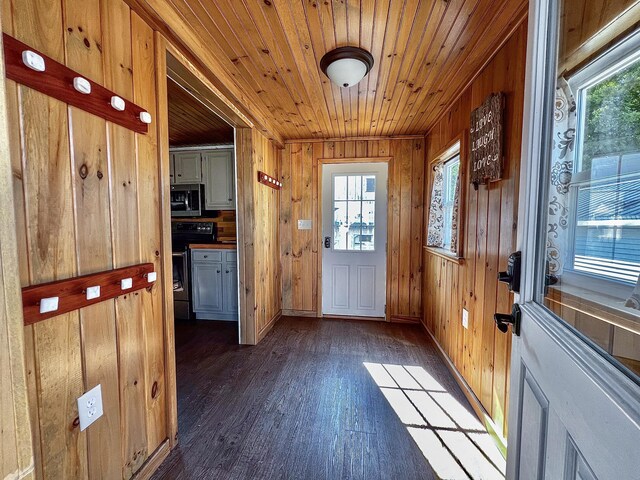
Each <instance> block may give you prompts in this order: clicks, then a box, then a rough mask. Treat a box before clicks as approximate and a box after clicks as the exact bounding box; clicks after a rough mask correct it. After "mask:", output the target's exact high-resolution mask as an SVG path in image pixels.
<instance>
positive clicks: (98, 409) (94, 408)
mask: <svg viewBox="0 0 640 480" xmlns="http://www.w3.org/2000/svg"><path fill="white" fill-rule="evenodd" d="M103 413H104V411H103V410H102V387H101V386H100V385H99V384H98V385H96V386H95V387H93V388H92V389H91V390H89V391H88V392H87V393H85V394H84V395H82V396H81V397H80V398H78V418H79V419H80V431H83V430H84V429H86V428H87V427H88V426H89V425H91V424H92V423H93V422H95V421H96V420H97V419H99V418H100V417H101V416H102V415H103Z"/></svg>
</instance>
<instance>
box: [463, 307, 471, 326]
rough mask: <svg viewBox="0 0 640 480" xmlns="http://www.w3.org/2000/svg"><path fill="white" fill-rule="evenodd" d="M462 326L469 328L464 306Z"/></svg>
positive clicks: (467, 312) (467, 313)
mask: <svg viewBox="0 0 640 480" xmlns="http://www.w3.org/2000/svg"><path fill="white" fill-rule="evenodd" d="M462 326H463V327H464V328H469V311H468V310H467V309H466V308H463V309H462Z"/></svg>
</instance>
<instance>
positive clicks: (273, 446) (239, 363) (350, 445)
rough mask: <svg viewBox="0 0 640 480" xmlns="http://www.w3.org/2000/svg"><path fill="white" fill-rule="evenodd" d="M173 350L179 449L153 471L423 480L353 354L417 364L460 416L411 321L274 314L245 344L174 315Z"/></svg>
mask: <svg viewBox="0 0 640 480" xmlns="http://www.w3.org/2000/svg"><path fill="white" fill-rule="evenodd" d="M176 347H177V349H176V356H177V379H178V409H179V412H178V420H179V446H178V447H177V448H176V449H175V450H174V451H173V452H172V453H171V454H170V456H169V457H168V458H167V460H166V461H165V462H164V463H163V465H162V466H161V467H160V470H159V471H158V472H157V474H156V475H155V477H154V478H156V479H179V478H184V479H201V478H211V479H213V478H216V479H314V480H315V479H350V478H354V479H356V478H361V479H368V480H371V479H403V480H405V479H406V480H408V479H429V478H435V476H434V474H433V473H432V470H431V468H430V466H429V463H428V462H427V461H426V459H425V456H424V455H423V453H422V452H421V450H420V448H418V446H417V445H416V443H415V442H414V440H413V439H412V437H411V436H410V434H409V433H408V430H407V427H406V426H405V425H403V423H402V421H401V420H400V419H399V417H398V415H397V414H396V412H394V409H393V408H392V407H391V406H390V403H389V402H388V401H387V399H386V398H385V396H384V395H383V394H382V392H381V389H380V388H379V386H378V385H376V383H375V382H374V380H373V379H372V377H371V375H370V374H369V372H368V371H367V369H366V368H365V367H364V366H363V362H376V363H385V364H398V365H413V366H421V367H423V368H424V369H425V370H426V371H427V372H429V373H430V374H431V375H432V376H433V378H434V379H435V380H436V381H437V382H439V383H440V385H442V387H444V388H445V389H446V391H447V392H448V393H449V394H450V395H451V396H452V397H453V398H454V399H456V400H457V401H458V402H459V403H460V404H461V405H463V406H464V408H465V409H467V410H468V411H469V412H472V410H471V407H470V406H469V405H468V403H467V402H466V400H465V398H464V396H463V394H462V392H461V391H460V389H459V388H458V386H457V385H456V383H455V381H454V379H453V378H452V377H451V375H450V373H449V372H448V370H447V368H446V367H445V365H444V364H443V363H442V361H441V359H440V358H439V357H438V355H437V353H436V351H435V347H434V345H433V344H432V343H431V341H430V340H429V339H428V337H427V336H426V334H425V333H424V331H423V330H422V329H421V327H419V326H415V325H399V324H388V323H379V322H368V321H343V320H316V319H308V318H304V319H303V318H283V319H282V320H280V321H279V322H278V323H277V324H276V326H275V327H274V329H273V331H272V332H271V333H270V334H269V335H268V336H267V337H266V338H265V339H264V340H263V341H262V342H261V343H260V344H259V345H257V346H255V347H245V346H239V345H237V333H236V331H235V324H234V325H230V324H227V323H224V322H193V323H179V324H178V325H177V326H176ZM464 413H466V412H464ZM434 465H435V464H434ZM465 478H466V477H465Z"/></svg>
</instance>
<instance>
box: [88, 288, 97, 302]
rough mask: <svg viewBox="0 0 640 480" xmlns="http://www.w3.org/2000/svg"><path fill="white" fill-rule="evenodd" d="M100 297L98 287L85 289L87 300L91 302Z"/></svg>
mask: <svg viewBox="0 0 640 480" xmlns="http://www.w3.org/2000/svg"><path fill="white" fill-rule="evenodd" d="M99 296H100V285H97V286H95V287H89V288H87V300H93V299H94V298H98V297H99Z"/></svg>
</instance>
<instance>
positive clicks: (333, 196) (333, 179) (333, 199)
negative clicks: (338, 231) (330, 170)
mask: <svg viewBox="0 0 640 480" xmlns="http://www.w3.org/2000/svg"><path fill="white" fill-rule="evenodd" d="M336 177H345V178H346V179H347V198H346V200H337V199H336ZM349 177H362V178H363V179H364V177H374V178H375V190H374V192H373V193H374V195H373V200H371V199H368V200H367V199H364V198H361V199H360V200H349V180H348V178H349ZM378 180H379V179H378V174H377V173H357V172H356V173H334V174H333V175H331V205H332V206H333V208H334V213H333V215H334V217H333V221H332V225H333V224H334V222H335V204H336V202H345V203H346V204H347V222H348V221H349V202H360V209H361V210H360V211H362V205H363V203H364V202H373V204H374V209H373V217H374V223H373V225H374V228H377V224H378V217H377V215H376V206H377V203H378V202H377V199H376V194H377V191H378ZM361 185H362V186H364V182H363V183H362V184H361ZM361 193H362V195H363V196H364V190H363V191H362V192H361ZM360 221H361V222H362V218H361V219H360ZM359 235H363V233H362V227H360V233H359ZM377 244H378V241H377V236H376V234H375V230H374V234H373V248H371V249H368V250H363V249H362V244H360V249H355V248H354V249H350V248H349V244H348V240H347V248H336V242H335V238H334V241H333V242H332V244H331V250H333V251H334V252H339V253H367V254H368V253H376V252H377Z"/></svg>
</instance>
